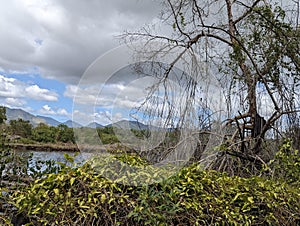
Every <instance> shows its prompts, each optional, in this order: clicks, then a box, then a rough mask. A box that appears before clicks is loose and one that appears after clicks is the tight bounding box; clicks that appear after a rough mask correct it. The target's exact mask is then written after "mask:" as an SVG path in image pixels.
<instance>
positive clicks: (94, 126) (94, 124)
mask: <svg viewBox="0 0 300 226" xmlns="http://www.w3.org/2000/svg"><path fill="white" fill-rule="evenodd" d="M86 127H89V128H104V126H103V125H101V124H99V123H97V122H91V123H90V124H88V125H87V126H86Z"/></svg>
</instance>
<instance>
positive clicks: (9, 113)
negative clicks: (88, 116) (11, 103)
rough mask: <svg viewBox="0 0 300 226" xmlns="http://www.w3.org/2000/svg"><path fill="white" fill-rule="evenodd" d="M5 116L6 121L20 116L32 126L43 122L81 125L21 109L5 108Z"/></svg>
mask: <svg viewBox="0 0 300 226" xmlns="http://www.w3.org/2000/svg"><path fill="white" fill-rule="evenodd" d="M6 117H7V120H8V121H10V120H18V119H19V118H21V119H23V120H25V121H29V122H30V123H31V124H32V125H33V126H37V125H38V124H39V123H45V124H47V125H49V126H58V125H59V124H65V125H67V126H68V127H81V125H80V124H78V123H76V122H73V121H71V120H68V121H66V122H64V123H62V122H59V121H57V120H55V119H53V118H51V117H45V116H40V115H33V114H30V113H28V112H26V111H24V110H22V109H12V108H6Z"/></svg>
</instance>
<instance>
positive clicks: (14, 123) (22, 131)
mask: <svg viewBox="0 0 300 226" xmlns="http://www.w3.org/2000/svg"><path fill="white" fill-rule="evenodd" d="M9 130H10V133H12V134H13V135H17V136H20V137H23V138H30V137H31V135H32V125H31V124H30V122H29V121H25V120H23V119H18V120H10V121H9Z"/></svg>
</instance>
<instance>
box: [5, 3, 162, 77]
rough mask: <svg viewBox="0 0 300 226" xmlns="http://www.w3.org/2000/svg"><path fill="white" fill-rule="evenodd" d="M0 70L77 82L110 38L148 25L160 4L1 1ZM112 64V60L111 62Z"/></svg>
mask: <svg viewBox="0 0 300 226" xmlns="http://www.w3.org/2000/svg"><path fill="white" fill-rule="evenodd" d="M0 4H1V7H0V14H1V20H0V69H1V68H2V69H3V70H5V71H7V72H10V71H20V72H24V71H27V70H32V68H38V69H39V71H40V72H41V74H42V76H45V77H50V78H51V77H52V78H55V79H58V80H62V81H65V82H74V83H75V82H77V81H78V79H79V78H80V76H81V75H82V74H83V72H84V70H85V69H86V68H87V66H88V65H89V64H90V63H92V62H93V61H94V60H95V59H96V58H97V57H98V56H100V55H102V54H103V53H105V52H106V51H108V50H110V49H111V48H113V47H115V46H117V45H118V40H116V39H115V36H116V35H118V34H121V33H122V32H123V31H124V30H126V29H131V30H135V29H138V28H140V27H141V26H143V25H144V24H149V23H152V22H153V21H154V20H155V17H156V16H157V15H158V14H159V10H160V3H159V1H156V2H154V1H151V0H147V1H141V0H126V1H124V0H110V1H107V0H106V1H104V0H88V1H86V0H63V1H59V0H44V1H39V0H12V1H4V0H0ZM116 60H117V59H116Z"/></svg>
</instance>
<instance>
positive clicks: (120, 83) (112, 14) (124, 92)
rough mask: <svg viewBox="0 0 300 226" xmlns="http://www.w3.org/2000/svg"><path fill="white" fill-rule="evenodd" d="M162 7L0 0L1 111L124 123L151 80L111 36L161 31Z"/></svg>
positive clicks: (90, 0)
mask: <svg viewBox="0 0 300 226" xmlns="http://www.w3.org/2000/svg"><path fill="white" fill-rule="evenodd" d="M161 2H162V1H160V0H105V1H104V0H10V1H5V0H0V4H1V7H0V15H1V20H0V106H1V105H4V106H7V107H10V108H20V109H23V110H25V111H27V112H29V113H32V114H34V115H42V116H50V117H52V118H54V119H56V120H58V121H60V122H64V121H67V120H69V119H73V120H74V121H76V122H79V123H81V124H82V125H87V124H89V123H90V122H94V121H96V122H97V123H100V124H102V125H106V124H110V123H112V122H114V121H119V120H122V119H128V116H129V114H130V113H132V111H133V110H134V109H135V108H136V107H137V106H138V105H139V104H140V103H141V102H142V101H143V99H144V98H145V97H146V90H145V89H146V88H147V87H149V84H152V83H153V82H155V79H154V78H153V77H152V78H151V76H150V77H149V76H148V77H147V76H138V75H137V74H134V73H132V70H130V67H128V64H127V61H126V60H128V61H130V60H131V59H129V54H128V49H126V47H125V48H123V47H122V45H121V43H122V40H120V39H118V38H117V37H118V36H119V35H121V34H124V32H125V31H126V30H129V31H137V30H139V29H140V28H142V27H144V26H155V27H156V28H157V27H160V31H162V32H163V33H168V29H171V28H168V27H165V25H162V24H161V21H160V19H159V16H160V12H161V9H162V5H161ZM284 2H288V1H284ZM103 84H105V86H103ZM218 96H219V95H218ZM266 102H269V101H266Z"/></svg>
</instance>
